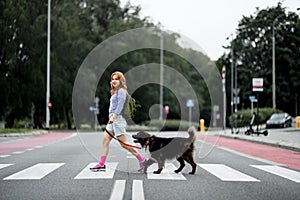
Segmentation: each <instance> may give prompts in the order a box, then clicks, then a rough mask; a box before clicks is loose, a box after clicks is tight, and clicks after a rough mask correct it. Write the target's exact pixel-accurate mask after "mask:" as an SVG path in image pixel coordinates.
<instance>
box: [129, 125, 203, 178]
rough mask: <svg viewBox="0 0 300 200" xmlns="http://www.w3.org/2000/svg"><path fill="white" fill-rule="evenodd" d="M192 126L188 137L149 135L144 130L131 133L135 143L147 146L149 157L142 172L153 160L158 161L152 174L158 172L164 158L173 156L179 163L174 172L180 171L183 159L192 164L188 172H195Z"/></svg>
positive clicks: (194, 130)
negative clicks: (134, 133) (156, 168)
mask: <svg viewBox="0 0 300 200" xmlns="http://www.w3.org/2000/svg"><path fill="white" fill-rule="evenodd" d="M195 132H196V129H195V128H194V127H191V128H189V130H188V134H189V137H188V138H182V137H175V138H162V137H156V136H151V135H150V134H149V133H147V132H145V131H140V132H138V133H137V134H136V135H132V137H133V138H134V139H135V140H134V142H135V143H140V144H141V146H142V147H143V148H147V147H148V148H149V151H150V155H151V158H150V159H149V160H147V161H146V162H145V164H144V166H145V168H144V172H147V168H148V167H149V166H150V165H152V164H153V163H154V162H157V163H158V170H157V171H154V172H153V173H154V174H160V173H161V171H162V169H163V167H164V164H165V160H166V159H172V158H175V157H176V159H177V160H178V162H179V163H180V166H179V168H178V169H177V170H175V171H174V172H175V173H178V172H180V171H181V170H182V169H183V168H184V166H185V163H184V161H186V162H188V163H189V164H190V165H191V166H192V171H191V172H190V173H189V174H195V171H196V167H197V164H196V163H195V161H194V142H195V139H196V137H195Z"/></svg>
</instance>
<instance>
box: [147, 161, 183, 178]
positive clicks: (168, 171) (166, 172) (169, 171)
mask: <svg viewBox="0 0 300 200" xmlns="http://www.w3.org/2000/svg"><path fill="white" fill-rule="evenodd" d="M176 169H177V168H176V167H175V166H174V165H173V164H172V163H165V167H164V169H163V170H162V171H161V173H160V174H153V171H156V170H157V163H154V164H153V165H151V166H150V167H149V168H148V170H147V171H148V172H147V177H148V179H160V180H186V178H185V177H184V176H183V175H182V174H181V173H175V172H174V170H176Z"/></svg>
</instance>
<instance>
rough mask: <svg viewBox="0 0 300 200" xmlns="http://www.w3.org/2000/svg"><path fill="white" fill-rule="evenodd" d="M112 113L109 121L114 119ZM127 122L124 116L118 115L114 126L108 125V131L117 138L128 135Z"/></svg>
mask: <svg viewBox="0 0 300 200" xmlns="http://www.w3.org/2000/svg"><path fill="white" fill-rule="evenodd" d="M112 115H113V114H112V113H110V114H109V119H110V118H111V117H112ZM126 126H127V122H126V120H125V118H124V117H123V116H122V115H117V117H116V118H115V120H114V122H113V123H112V124H107V125H106V129H107V130H108V131H111V132H113V133H114V134H115V136H116V137H118V136H120V135H122V134H125V133H126Z"/></svg>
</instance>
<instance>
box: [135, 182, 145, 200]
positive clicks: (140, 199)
mask: <svg viewBox="0 0 300 200" xmlns="http://www.w3.org/2000/svg"><path fill="white" fill-rule="evenodd" d="M132 200H145V195H144V189H143V181H142V180H133V184H132Z"/></svg>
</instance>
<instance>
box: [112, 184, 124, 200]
mask: <svg viewBox="0 0 300 200" xmlns="http://www.w3.org/2000/svg"><path fill="white" fill-rule="evenodd" d="M125 185H126V180H116V181H115V184H114V187H113V190H112V193H111V195H110V198H109V199H110V200H122V199H123V196H124V192H125Z"/></svg>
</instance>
